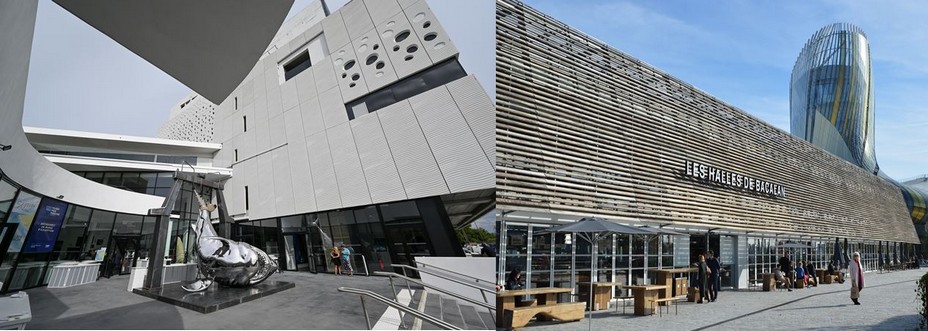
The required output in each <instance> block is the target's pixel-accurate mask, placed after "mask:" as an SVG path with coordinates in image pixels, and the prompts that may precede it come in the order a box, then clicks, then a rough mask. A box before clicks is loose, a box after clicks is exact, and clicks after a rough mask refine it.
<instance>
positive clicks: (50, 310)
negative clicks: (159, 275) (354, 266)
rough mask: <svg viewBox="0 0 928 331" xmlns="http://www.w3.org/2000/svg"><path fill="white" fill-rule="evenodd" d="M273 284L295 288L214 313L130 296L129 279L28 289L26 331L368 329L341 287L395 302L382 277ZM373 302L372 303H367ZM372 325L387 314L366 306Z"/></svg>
mask: <svg viewBox="0 0 928 331" xmlns="http://www.w3.org/2000/svg"><path fill="white" fill-rule="evenodd" d="M270 279H272V280H279V281H288V282H294V283H295V284H296V288H292V289H288V290H285V291H283V292H280V293H275V294H272V295H270V296H268V297H264V298H259V299H256V300H254V301H250V302H246V303H243V304H240V305H237V306H233V307H230V308H227V309H223V310H220V311H218V312H214V313H210V314H201V313H198V312H195V311H192V310H188V309H184V308H180V307H176V306H173V305H170V304H167V303H163V302H160V301H155V300H153V299H149V298H146V297H143V296H141V295H138V294H133V293H130V292H127V291H126V287H127V285H128V276H119V277H113V278H111V279H106V278H101V279H100V280H99V281H97V282H96V283H92V284H88V285H81V286H76V287H70V288H63V289H50V288H46V287H41V288H34V289H30V290H26V292H27V293H29V299H30V303H31V305H32V322H30V323H29V324H27V325H26V328H27V329H220V330H223V329H367V325H366V322H365V321H364V315H363V312H362V309H361V303H360V299H359V297H358V296H357V295H353V294H348V293H341V292H338V291H337V290H336V289H337V288H338V287H339V286H346V287H354V288H361V289H367V290H371V291H374V292H376V293H379V294H381V295H384V296H388V297H390V298H392V295H391V294H390V283H389V280H388V279H387V278H383V277H365V276H357V275H356V276H352V277H348V276H335V275H331V274H311V273H297V272H285V273H282V274H277V275H273V276H271V278H270ZM369 301H372V300H369ZM367 309H368V313H369V315H370V317H371V323H376V322H377V320H378V319H379V318H380V316H381V315H382V314H383V313H384V311H385V310H386V306H384V305H383V304H379V303H371V302H368V304H367Z"/></svg>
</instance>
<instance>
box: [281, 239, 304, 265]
mask: <svg viewBox="0 0 928 331" xmlns="http://www.w3.org/2000/svg"><path fill="white" fill-rule="evenodd" d="M308 237H309V234H308V233H305V232H299V233H284V254H286V260H287V263H286V265H284V266H281V267H282V268H283V269H284V270H292V271H311V270H310V256H309V240H308Z"/></svg>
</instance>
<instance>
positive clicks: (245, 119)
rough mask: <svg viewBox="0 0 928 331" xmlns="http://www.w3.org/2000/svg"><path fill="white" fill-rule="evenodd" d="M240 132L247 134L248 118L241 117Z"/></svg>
mask: <svg viewBox="0 0 928 331" xmlns="http://www.w3.org/2000/svg"><path fill="white" fill-rule="evenodd" d="M242 132H248V116H242Z"/></svg>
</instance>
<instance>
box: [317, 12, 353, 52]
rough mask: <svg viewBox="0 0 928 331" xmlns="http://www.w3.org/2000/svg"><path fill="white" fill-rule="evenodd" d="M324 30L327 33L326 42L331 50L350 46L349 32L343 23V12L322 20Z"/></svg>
mask: <svg viewBox="0 0 928 331" xmlns="http://www.w3.org/2000/svg"><path fill="white" fill-rule="evenodd" d="M322 30H323V31H325V41H326V43H327V44H328V45H329V49H339V48H342V47H343V46H345V44H348V41H349V40H350V39H349V37H348V30H346V29H345V22H344V21H342V13H341V11H335V12H334V13H332V14H331V15H329V16H328V17H326V18H325V19H323V20H322Z"/></svg>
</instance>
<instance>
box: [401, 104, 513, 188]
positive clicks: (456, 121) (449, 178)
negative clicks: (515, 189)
mask: <svg viewBox="0 0 928 331" xmlns="http://www.w3.org/2000/svg"><path fill="white" fill-rule="evenodd" d="M409 103H410V104H411V105H412V109H413V112H414V113H415V115H416V118H417V119H418V121H419V126H420V127H421V128H422V132H423V133H424V134H425V138H426V140H427V141H428V143H429V147H430V148H431V150H432V154H433V155H435V160H436V161H438V167H439V168H441V173H442V176H444V178H445V182H447V183H448V188H449V189H450V190H451V193H458V192H466V191H471V190H477V189H482V188H487V187H493V185H494V183H495V174H494V171H493V165H492V164H491V163H490V161H489V160H487V158H486V154H485V153H484V151H483V150H482V149H480V145H479V144H478V143H477V138H476V137H475V136H474V133H473V132H472V131H471V130H470V127H469V126H468V125H467V121H465V120H464V116H463V115H462V114H461V111H460V110H458V107H457V105H456V104H455V103H454V99H452V98H451V93H449V92H448V90H447V89H446V88H444V87H439V88H435V89H432V90H430V91H428V92H425V93H422V94H419V95H417V96H414V97H412V98H410V99H409Z"/></svg>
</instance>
